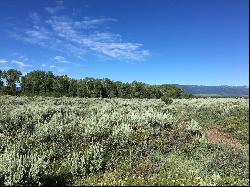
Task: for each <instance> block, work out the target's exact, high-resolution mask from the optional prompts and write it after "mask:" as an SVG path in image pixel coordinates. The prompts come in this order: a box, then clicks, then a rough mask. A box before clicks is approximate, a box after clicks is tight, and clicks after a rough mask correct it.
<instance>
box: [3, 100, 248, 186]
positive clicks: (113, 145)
mask: <svg viewBox="0 0 250 187" xmlns="http://www.w3.org/2000/svg"><path fill="white" fill-rule="evenodd" d="M248 102H249V100H248V99H233V98H227V99H225V98H217V99H211V98H210V99H201V98H200V99H174V101H173V103H171V104H169V105H166V104H165V103H164V102H163V101H162V100H159V99H94V98H89V99H84V98H66V97H62V98H49V97H33V98H28V97H14V96H1V97H0V185H248V184H249V179H248V174H249V169H248V166H249V165H248V164H249V154H248V143H249V138H248V130H249V125H248V122H249V106H248Z"/></svg>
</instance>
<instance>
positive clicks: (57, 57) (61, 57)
mask: <svg viewBox="0 0 250 187" xmlns="http://www.w3.org/2000/svg"><path fill="white" fill-rule="evenodd" d="M54 60H55V61H56V62H59V63H64V64H69V63H70V62H69V61H67V60H66V58H65V57H63V56H55V57H54Z"/></svg>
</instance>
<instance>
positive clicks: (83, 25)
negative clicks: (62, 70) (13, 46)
mask: <svg viewBox="0 0 250 187" xmlns="http://www.w3.org/2000/svg"><path fill="white" fill-rule="evenodd" d="M57 4H58V5H57V6H56V7H46V8H45V10H46V11H47V12H48V13H49V16H48V17H47V19H43V18H42V16H40V15H39V14H38V13H32V14H30V18H31V19H33V21H32V20H31V21H30V23H29V24H30V26H29V27H22V28H16V31H15V32H14V33H13V36H14V37H15V38H16V39H19V40H22V41H25V42H28V43H32V44H36V45H39V46H41V47H44V48H47V49H50V50H56V51H60V52H63V53H65V52H66V53H68V54H70V55H73V56H75V57H79V56H80V57H82V56H84V55H86V54H96V55H104V56H107V57H110V58H113V59H119V60H138V61H140V60H144V59H145V58H146V57H148V56H149V55H150V53H149V51H148V50H147V49H143V48H142V47H143V45H142V44H140V43H133V42H126V41H123V39H122V36H121V35H119V34H114V33H112V32H108V31H102V30H103V28H104V27H105V28H106V26H107V24H108V23H110V22H116V21H117V20H116V19H113V18H103V17H101V18H92V17H83V18H82V19H81V20H76V19H73V17H70V16H65V15H56V14H57V13H58V12H60V11H61V10H63V9H64V8H65V7H64V6H63V2H61V1H60V2H59V3H57ZM63 58H64V57H63ZM63 58H60V57H59V56H58V57H57V59H54V60H56V61H58V62H62V63H66V62H67V61H66V60H65V59H63Z"/></svg>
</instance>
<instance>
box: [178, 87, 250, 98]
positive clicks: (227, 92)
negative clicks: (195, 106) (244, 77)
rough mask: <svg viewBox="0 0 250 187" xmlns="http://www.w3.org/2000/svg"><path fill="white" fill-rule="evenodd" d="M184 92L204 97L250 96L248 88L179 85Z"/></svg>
mask: <svg viewBox="0 0 250 187" xmlns="http://www.w3.org/2000/svg"><path fill="white" fill-rule="evenodd" d="M178 86H180V87H181V88H182V89H183V90H184V92H188V93H192V94H194V95H204V96H248V95H249V87H248V86H226V85H222V86H203V85H178Z"/></svg>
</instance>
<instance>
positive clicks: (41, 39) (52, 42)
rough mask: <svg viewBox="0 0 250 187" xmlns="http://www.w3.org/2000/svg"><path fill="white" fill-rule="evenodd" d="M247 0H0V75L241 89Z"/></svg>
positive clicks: (245, 59) (246, 73) (244, 79)
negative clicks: (46, 74) (49, 74)
mask: <svg viewBox="0 0 250 187" xmlns="http://www.w3.org/2000/svg"><path fill="white" fill-rule="evenodd" d="M248 6H249V2H248V0H64V1H52V0H22V1H21V0H8V1H7V0H1V1H0V23H1V26H0V69H9V68H16V69H19V70H21V71H22V72H23V73H27V72H29V71H32V70H37V69H41V70H46V71H53V72H54V73H55V74H58V75H62V74H67V75H68V76H70V77H73V78H77V79H80V78H84V77H87V76H88V77H95V78H110V79H112V80H115V81H118V80H119V81H123V82H132V81H133V80H137V81H142V82H146V83H150V84H163V83H175V84H188V85H191V84H197V85H249V82H248V78H249V70H248V69H249V53H248V50H249V43H248V40H249V18H248V17H249V8H248Z"/></svg>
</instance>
